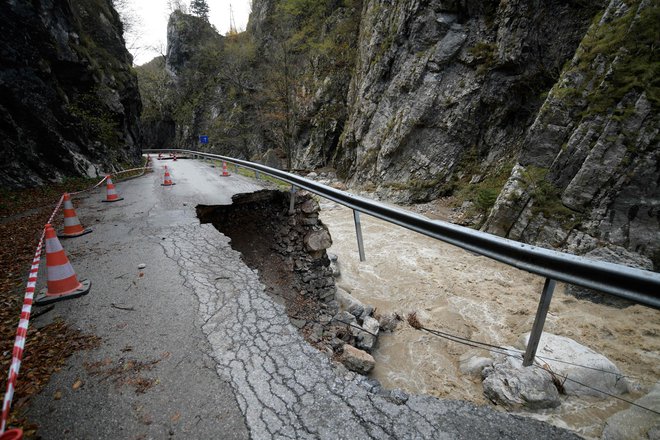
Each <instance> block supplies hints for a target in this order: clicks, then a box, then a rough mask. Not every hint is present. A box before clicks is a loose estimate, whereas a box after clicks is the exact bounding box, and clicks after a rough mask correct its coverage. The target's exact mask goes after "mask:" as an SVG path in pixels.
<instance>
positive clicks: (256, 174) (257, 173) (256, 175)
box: [254, 170, 259, 180]
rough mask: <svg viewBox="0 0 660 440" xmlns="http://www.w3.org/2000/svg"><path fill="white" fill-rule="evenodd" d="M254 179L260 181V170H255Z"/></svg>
mask: <svg viewBox="0 0 660 440" xmlns="http://www.w3.org/2000/svg"><path fill="white" fill-rule="evenodd" d="M254 178H255V179H257V180H259V170H254Z"/></svg>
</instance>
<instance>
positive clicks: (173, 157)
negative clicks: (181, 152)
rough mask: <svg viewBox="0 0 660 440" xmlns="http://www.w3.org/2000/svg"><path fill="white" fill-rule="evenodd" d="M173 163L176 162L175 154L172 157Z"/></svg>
mask: <svg viewBox="0 0 660 440" xmlns="http://www.w3.org/2000/svg"><path fill="white" fill-rule="evenodd" d="M172 161H173V162H176V153H174V154H173V155H172Z"/></svg>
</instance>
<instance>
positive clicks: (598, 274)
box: [143, 149, 660, 365]
mask: <svg viewBox="0 0 660 440" xmlns="http://www.w3.org/2000/svg"><path fill="white" fill-rule="evenodd" d="M143 152H144V153H158V152H166V153H167V152H177V153H184V154H192V155H196V156H199V157H203V158H208V159H214V160H222V161H226V162H230V163H233V164H236V165H240V166H242V167H245V168H248V169H251V170H254V171H255V173H256V176H257V178H258V173H259V172H262V173H264V174H267V175H270V176H272V177H275V178H277V179H279V180H282V181H284V182H287V183H290V184H291V185H292V197H293V194H294V192H293V191H295V188H296V187H298V188H303V189H306V190H308V191H310V192H313V193H314V194H317V195H319V196H322V197H324V198H327V199H329V200H332V201H335V202H337V203H339V204H342V205H344V206H347V207H349V208H351V209H353V211H354V218H355V224H356V233H357V235H358V237H359V239H358V245H359V247H360V259H361V260H364V250H363V248H362V243H361V235H362V233H361V229H360V221H359V213H361V212H362V213H365V214H369V215H371V216H374V217H377V218H380V219H382V220H385V221H387V222H390V223H394V224H396V225H399V226H401V227H404V228H406V229H410V230H412V231H415V232H419V233H420V234H424V235H426V236H429V237H433V238H435V239H437V240H441V241H444V242H446V243H449V244H452V245H454V246H458V247H460V248H463V249H465V250H467V251H470V252H474V253H477V254H479V255H483V256H485V257H488V258H492V259H494V260H497V261H500V262H502V263H505V264H508V265H510V266H513V267H516V268H518V269H521V270H524V271H527V272H531V273H534V274H537V275H540V276H543V277H545V278H546V283H545V286H544V288H543V293H542V295H541V300H540V303H539V309H538V311H537V315H536V320H535V322H534V327H533V329H532V334H531V336H530V341H529V343H528V347H527V352H526V353H525V362H524V365H530V364H531V363H532V361H533V358H534V355H535V352H536V347H535V345H538V340H539V338H540V335H541V332H542V329H543V324H544V322H545V315H546V313H547V309H548V307H549V305H550V299H551V298H552V292H553V289H554V284H555V281H563V282H566V283H570V284H575V285H578V286H582V287H586V288H589V289H594V290H598V291H600V292H604V293H607V294H610V295H614V296H617V297H620V298H623V299H627V300H629V301H632V302H635V303H638V304H643V305H646V306H649V307H652V308H655V309H660V273H656V272H650V271H646V270H641V269H636V268H632V267H628V266H623V265H620V264H613V263H607V262H602V261H595V260H590V259H588V258H584V257H580V256H577V255H571V254H567V253H564V252H558V251H554V250H550V249H545V248H541V247H538V246H532V245H529V244H525V243H520V242H517V241H514V240H509V239H506V238H502V237H498V236H495V235H492V234H489V233H486V232H481V231H476V230H474V229H470V228H467V227H464V226H458V225H454V224H452V223H448V222H443V221H438V220H429V219H428V218H426V217H423V216H421V215H418V214H415V213H412V212H410V211H406V210H403V209H400V208H395V207H391V206H386V205H383V204H382V203H378V202H376V201H373V200H370V199H367V198H364V197H360V196H356V195H353V194H350V193H348V192H345V191H340V190H337V189H334V188H330V187H328V186H326V185H323V184H320V183H318V182H314V181H312V180H309V179H305V178H304V177H301V176H297V175H295V174H290V173H287V172H285V171H281V170H278V169H275V168H270V167H267V166H265V165H261V164H257V163H253V162H248V161H245V160H241V159H235V158H231V157H227V156H221V155H219V154H211V153H202V152H198V151H193V150H181V149H163V150H143Z"/></svg>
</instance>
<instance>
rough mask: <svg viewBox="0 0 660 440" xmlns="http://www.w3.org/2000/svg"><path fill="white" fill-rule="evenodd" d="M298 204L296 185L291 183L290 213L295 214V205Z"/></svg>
mask: <svg viewBox="0 0 660 440" xmlns="http://www.w3.org/2000/svg"><path fill="white" fill-rule="evenodd" d="M295 205H296V187H295V185H291V199H290V200H289V215H293V213H294V212H296V211H295V210H294V207H295Z"/></svg>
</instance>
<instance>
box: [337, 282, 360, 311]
mask: <svg viewBox="0 0 660 440" xmlns="http://www.w3.org/2000/svg"><path fill="white" fill-rule="evenodd" d="M335 300H336V301H337V302H338V303H339V308H340V310H342V311H344V310H345V311H347V312H349V313H351V314H352V315H355V316H356V317H357V316H360V315H361V314H362V312H363V311H364V304H362V302H360V300H358V299H357V298H355V297H354V296H353V295H351V294H350V293H348V292H347V291H345V290H344V289H342V288H341V287H337V290H336V291H335Z"/></svg>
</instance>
